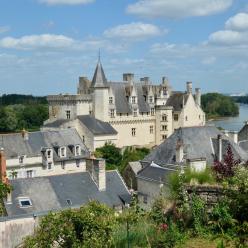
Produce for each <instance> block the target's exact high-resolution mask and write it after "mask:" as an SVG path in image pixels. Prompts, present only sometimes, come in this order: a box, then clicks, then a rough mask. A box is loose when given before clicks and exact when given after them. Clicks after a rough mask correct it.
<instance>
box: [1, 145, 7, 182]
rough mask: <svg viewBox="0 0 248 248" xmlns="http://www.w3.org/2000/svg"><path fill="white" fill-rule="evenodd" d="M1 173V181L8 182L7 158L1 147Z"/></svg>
mask: <svg viewBox="0 0 248 248" xmlns="http://www.w3.org/2000/svg"><path fill="white" fill-rule="evenodd" d="M0 175H1V182H3V183H7V172H6V158H5V153H4V149H3V148H1V149H0Z"/></svg>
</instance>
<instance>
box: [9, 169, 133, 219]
mask: <svg viewBox="0 0 248 248" xmlns="http://www.w3.org/2000/svg"><path fill="white" fill-rule="evenodd" d="M10 183H11V185H12V186H13V188H14V190H13V191H12V204H6V202H5V207H6V210H7V214H8V216H9V217H13V216H18V215H24V214H30V215H32V214H34V213H37V214H38V213H41V212H47V211H50V210H60V209H63V208H68V207H79V206H81V205H84V204H86V203H88V202H89V201H91V200H97V201H99V202H101V203H105V204H106V205H108V206H110V207H114V206H120V205H123V201H122V200H123V199H125V200H126V201H127V203H129V202H130V200H131V197H130V193H129V192H128V189H127V187H126V185H125V184H124V182H123V180H122V179H121V177H120V175H119V173H118V172H117V171H107V172H106V191H99V190H98V188H97V186H96V184H95V182H94V181H93V180H92V178H91V177H90V174H89V173H88V172H81V173H71V174H63V175H57V176H47V177H36V178H25V179H15V180H10ZM18 197H28V198H29V199H30V200H31V202H32V206H31V207H27V208H20V207H19V201H18ZM67 200H70V201H71V205H68V203H67Z"/></svg>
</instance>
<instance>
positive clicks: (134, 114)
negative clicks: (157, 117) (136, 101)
mask: <svg viewBox="0 0 248 248" xmlns="http://www.w3.org/2000/svg"><path fill="white" fill-rule="evenodd" d="M137 115H138V111H137V109H133V116H134V117H136V116H137Z"/></svg>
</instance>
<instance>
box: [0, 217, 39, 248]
mask: <svg viewBox="0 0 248 248" xmlns="http://www.w3.org/2000/svg"><path fill="white" fill-rule="evenodd" d="M37 224H38V218H35V219H34V218H33V217H26V218H20V219H19V218H18V219H13V220H6V221H0V247H1V248H15V247H17V246H18V245H20V244H21V243H22V242H23V239H24V238H25V237H26V236H28V235H32V234H33V233H34V229H35V227H36V226H37Z"/></svg>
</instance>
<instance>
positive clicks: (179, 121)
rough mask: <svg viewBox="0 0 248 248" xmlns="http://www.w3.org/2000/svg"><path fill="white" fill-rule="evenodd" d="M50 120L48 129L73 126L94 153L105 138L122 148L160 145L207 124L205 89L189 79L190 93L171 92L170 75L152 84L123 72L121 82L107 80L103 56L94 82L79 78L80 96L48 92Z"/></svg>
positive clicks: (44, 127) (145, 79)
mask: <svg viewBox="0 0 248 248" xmlns="http://www.w3.org/2000/svg"><path fill="white" fill-rule="evenodd" d="M47 99H48V102H49V120H47V121H46V122H45V123H44V126H43V129H44V130H54V129H61V128H71V127H74V128H76V129H77V130H78V132H79V134H80V135H81V137H82V138H83V140H84V142H85V144H86V146H87V147H88V148H89V149H90V150H91V151H94V150H95V149H96V148H97V147H100V146H102V145H104V143H105V142H108V141H110V142H112V143H114V144H116V145H117V146H118V147H125V146H148V147H153V146H156V145H159V144H161V143H162V142H163V141H164V140H165V139H167V138H168V137H169V136H170V135H171V134H172V133H173V132H174V130H175V129H178V128H180V127H188V126H203V125H205V113H204V112H203V110H202V108H201V92H200V89H199V88H197V89H196V90H195V94H194V93H193V90H192V83H191V82H187V85H186V91H185V92H176V91H172V88H171V86H170V84H169V81H168V79H167V78H165V77H163V78H162V82H161V83H160V84H152V83H151V81H150V80H149V78H148V77H144V78H141V79H140V80H139V81H138V82H137V81H136V80H135V79H134V74H131V73H125V74H123V80H122V81H121V82H112V81H108V80H107V79H106V76H105V73H104V70H103V67H102V64H101V62H100V60H99V61H98V63H97V66H96V69H95V73H94V76H93V79H92V81H89V80H88V79H87V78H86V77H80V78H79V84H78V90H77V95H53V96H48V98H47Z"/></svg>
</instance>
